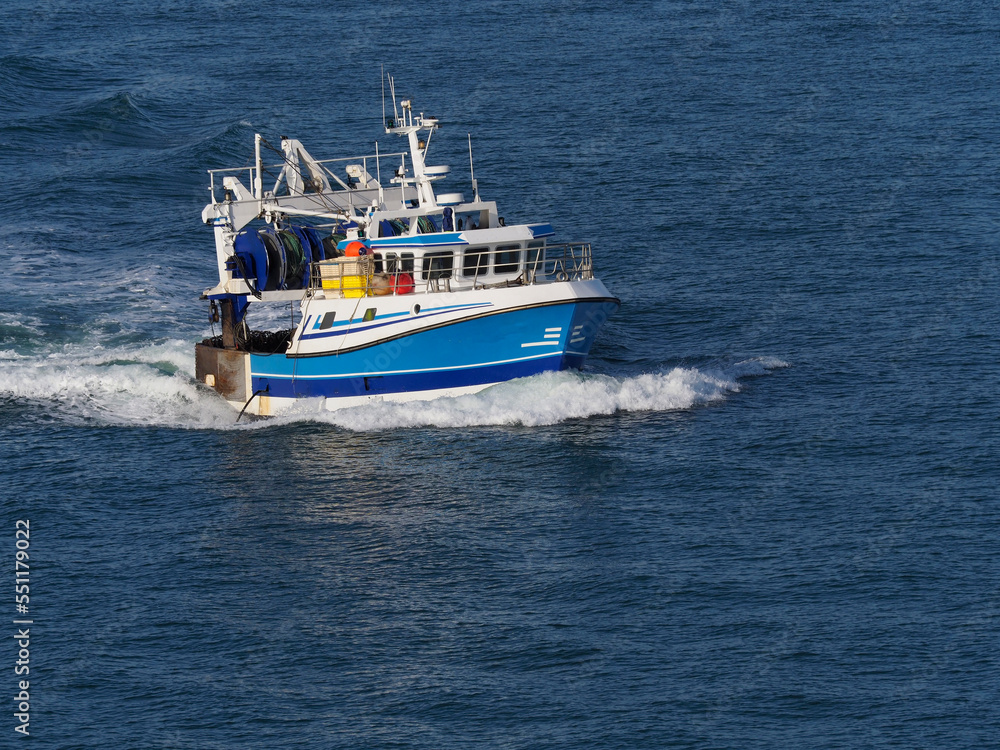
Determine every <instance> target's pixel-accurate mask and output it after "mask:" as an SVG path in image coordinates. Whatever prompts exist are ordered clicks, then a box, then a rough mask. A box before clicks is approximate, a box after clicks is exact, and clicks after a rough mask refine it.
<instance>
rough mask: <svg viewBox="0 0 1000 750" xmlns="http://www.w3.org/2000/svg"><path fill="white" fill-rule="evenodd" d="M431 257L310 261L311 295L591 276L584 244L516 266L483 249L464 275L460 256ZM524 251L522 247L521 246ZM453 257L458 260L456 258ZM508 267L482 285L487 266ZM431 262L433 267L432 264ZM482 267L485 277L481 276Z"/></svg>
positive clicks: (532, 256)
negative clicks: (428, 260) (447, 259)
mask: <svg viewBox="0 0 1000 750" xmlns="http://www.w3.org/2000/svg"><path fill="white" fill-rule="evenodd" d="M430 252H432V253H433V254H434V255H433V256H430V257H433V258H434V261H432V262H431V264H428V265H427V266H426V267H425V264H424V257H423V256H421V255H416V256H415V257H414V258H412V259H409V258H408V259H406V261H405V262H406V263H407V266H402V268H411V269H412V270H409V271H403V270H400V265H399V264H400V263H402V262H403V261H400V260H399V259H394V260H389V259H386V260H383V259H382V257H381V256H380V255H378V254H376V255H375V256H371V255H368V256H360V257H344V258H333V259H330V260H322V261H319V262H316V263H313V264H312V265H311V272H310V274H309V291H310V294H315V293H317V292H322V293H323V294H324V295H326V296H327V297H331V296H332V297H382V296H390V295H391V296H398V295H403V294H414V293H426V294H433V293H437V292H452V291H462V290H467V289H497V288H500V287H510V286H530V285H535V284H551V283H554V282H561V281H583V280H587V279H592V278H594V266H593V257H592V254H591V248H590V245H589V244H587V243H565V244H558V245H546V246H544V247H538V248H528V250H527V256H526V257H525V256H524V255H522V256H521V259H520V260H519V261H518V262H517V263H516V264H508V263H503V262H499V261H498V258H497V256H498V255H499V254H500V253H501V252H503V251H496V250H488V251H487V250H484V251H481V252H477V255H479V256H481V258H482V259H484V260H485V262H483V263H482V264H480V262H479V260H480V259H479V258H477V261H476V269H475V273H474V274H473V275H472V276H466V275H464V274H462V273H456V271H457V270H458V271H461V270H462V269H463V268H464V266H463V264H462V261H463V258H462V257H461V256H459V257H457V258H455V257H454V256H453V257H452V265H451V266H450V267H448V266H447V264H445V265H444V266H441V265H438V263H439V262H440V260H441V255H440V253H441V251H440V250H433V251H430ZM521 252H522V253H523V252H524V249H523V248H522V249H521ZM456 261H457V262H456ZM497 265H500V266H501V267H507V266H512V267H511V268H510V271H509V272H506V273H501V274H495V273H494V276H492V277H490V278H496V281H493V282H491V283H484V278H487V276H486V274H488V271H489V269H490V268H494V269H495V268H496V266H497ZM431 266H433V267H431ZM421 269H422V270H421ZM480 270H482V271H483V274H484V275H483V276H481V275H480Z"/></svg>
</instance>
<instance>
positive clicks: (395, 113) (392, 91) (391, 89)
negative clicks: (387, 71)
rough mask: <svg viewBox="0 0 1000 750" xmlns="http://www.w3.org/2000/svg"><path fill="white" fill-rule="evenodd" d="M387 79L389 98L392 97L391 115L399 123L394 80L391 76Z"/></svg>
mask: <svg viewBox="0 0 1000 750" xmlns="http://www.w3.org/2000/svg"><path fill="white" fill-rule="evenodd" d="M386 77H387V78H388V79H389V96H391V97H392V114H393V116H394V117H395V118H396V121H397V122H398V121H399V111H398V110H397V109H396V79H395V78H393V77H392V76H391V75H389V76H386Z"/></svg>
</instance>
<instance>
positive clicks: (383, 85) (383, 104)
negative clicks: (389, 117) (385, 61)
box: [382, 65, 386, 128]
mask: <svg viewBox="0 0 1000 750" xmlns="http://www.w3.org/2000/svg"><path fill="white" fill-rule="evenodd" d="M385 124H386V123H385V65H383V66H382V127H383V128H384V127H385Z"/></svg>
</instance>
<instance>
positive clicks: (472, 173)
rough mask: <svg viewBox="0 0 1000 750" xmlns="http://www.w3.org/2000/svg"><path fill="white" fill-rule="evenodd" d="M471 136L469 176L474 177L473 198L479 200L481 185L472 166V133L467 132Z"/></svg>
mask: <svg viewBox="0 0 1000 750" xmlns="http://www.w3.org/2000/svg"><path fill="white" fill-rule="evenodd" d="M466 135H468V136H469V176H470V177H471V178H472V199H473V200H476V201H478V200H479V185H478V184H477V183H476V172H475V170H474V169H473V168H472V133H466Z"/></svg>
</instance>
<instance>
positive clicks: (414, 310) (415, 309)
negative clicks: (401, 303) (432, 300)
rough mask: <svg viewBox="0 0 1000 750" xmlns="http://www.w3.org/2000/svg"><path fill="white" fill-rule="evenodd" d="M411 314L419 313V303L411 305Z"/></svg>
mask: <svg viewBox="0 0 1000 750" xmlns="http://www.w3.org/2000/svg"><path fill="white" fill-rule="evenodd" d="M413 314H414V315H419V314H420V305H414V306H413Z"/></svg>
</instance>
